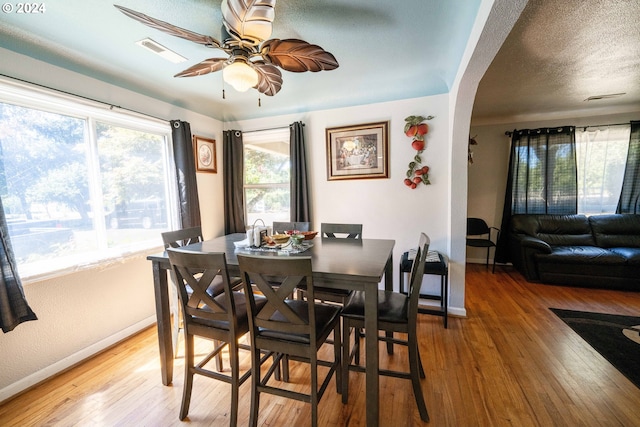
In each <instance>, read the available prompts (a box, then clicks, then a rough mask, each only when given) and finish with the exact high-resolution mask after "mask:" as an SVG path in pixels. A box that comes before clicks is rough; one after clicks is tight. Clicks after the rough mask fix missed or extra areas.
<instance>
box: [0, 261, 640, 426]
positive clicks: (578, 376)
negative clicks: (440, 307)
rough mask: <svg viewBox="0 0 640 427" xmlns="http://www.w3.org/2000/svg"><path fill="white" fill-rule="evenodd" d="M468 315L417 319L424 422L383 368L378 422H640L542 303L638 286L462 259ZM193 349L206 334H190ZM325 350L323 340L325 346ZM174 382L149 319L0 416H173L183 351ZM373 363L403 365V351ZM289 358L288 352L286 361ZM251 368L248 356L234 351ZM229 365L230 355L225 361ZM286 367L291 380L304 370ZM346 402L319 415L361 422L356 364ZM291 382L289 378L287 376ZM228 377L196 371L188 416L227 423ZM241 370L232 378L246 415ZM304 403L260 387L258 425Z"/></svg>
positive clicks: (244, 420)
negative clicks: (601, 286)
mask: <svg viewBox="0 0 640 427" xmlns="http://www.w3.org/2000/svg"><path fill="white" fill-rule="evenodd" d="M466 306H467V315H468V317H467V318H465V319H461V318H450V320H449V329H446V330H445V329H443V327H442V318H440V317H436V316H428V315H421V316H420V318H419V326H418V328H419V333H420V353H421V356H422V361H423V365H424V368H425V371H426V375H427V378H426V379H425V380H424V381H423V383H422V384H423V390H424V393H425V399H426V403H427V408H428V409H429V415H430V416H431V422H430V423H429V424H424V423H422V422H421V421H420V417H419V414H418V410H417V408H416V405H415V402H414V398H413V392H412V391H411V385H410V383H409V382H408V381H405V380H400V379H395V378H386V377H383V378H381V379H380V387H381V409H380V425H381V426H421V425H429V426H432V427H436V426H437V427H439V426H455V427H467V426H469V427H471V426H483V427H484V426H486V427H500V426H517V427H527V426H545V427H546V426H567V427H573V426H607V427H610V426H628V427H630V426H639V425H640V411H639V410H638V404H639V403H640V389H638V388H637V387H635V386H634V385H633V384H632V383H631V382H629V381H628V380H627V379H626V378H625V377H624V376H623V375H622V374H620V373H619V372H618V371H617V370H616V369H615V368H614V367H613V366H611V365H610V364H609V363H608V362H607V361H606V360H605V359H604V358H602V357H601V356H600V355H599V354H598V353H597V352H596V351H595V350H593V348H591V347H590V346H589V345H588V344H587V343H586V342H584V341H583V340H582V339H581V338H580V337H579V336H578V335H576V334H575V333H574V332H573V331H572V330H571V329H570V328H569V327H567V326H566V325H565V324H564V323H563V322H562V321H561V320H560V319H558V318H557V317H556V316H555V315H554V314H553V313H552V312H551V311H550V310H549V307H554V308H565V309H573V310H583V311H598V312H604V313H612V314H623V315H631V316H640V293H636V292H621V291H606V290H591V289H581V288H571V287H560V286H550V285H542V284H532V283H528V282H526V281H525V280H524V279H523V278H522V276H520V275H519V274H518V273H517V272H515V271H513V270H512V269H511V268H510V267H499V266H498V267H497V268H496V273H495V274H491V272H490V270H487V269H485V267H484V266H480V265H470V266H468V267H467V287H466ZM198 345H199V346H200V347H199V348H200V349H202V351H204V349H206V348H208V346H209V345H210V343H208V342H202V343H199V344H198ZM329 350H330V349H327V351H329ZM181 354H182V353H180V355H179V357H178V359H176V368H175V375H174V382H173V386H171V387H165V386H163V385H162V384H161V381H160V370H159V364H158V348H157V341H156V331H155V328H151V329H148V330H145V331H143V332H142V333H140V334H138V335H136V336H134V337H132V338H131V339H129V340H127V341H125V342H123V343H121V344H119V345H117V346H115V347H113V348H111V349H109V350H108V351H105V352H104V353H102V354H100V355H98V356H97V357H94V358H92V359H91V360H89V361H87V362H86V363H83V364H81V365H79V366H77V367H75V368H74V369H72V370H70V371H68V372H66V373H64V374H61V375H59V376H57V377H56V378H53V379H51V380H49V381H47V382H45V383H43V384H41V385H40V386H38V387H36V388H34V389H32V390H30V391H28V392H26V393H24V394H22V395H21V396H18V397H16V398H14V399H13V400H10V401H8V402H5V403H4V404H3V405H1V406H0V425H2V426H7V427H8V426H21V427H24V426H72V425H73V426H75V425H77V426H174V425H175V426H180V425H183V424H186V423H181V422H180V421H178V411H179V407H180V399H181V395H182V382H183V379H182V358H181ZM380 354H381V366H396V367H397V366H408V361H407V356H406V352H405V351H403V350H402V349H398V350H397V351H396V353H395V355H394V356H393V357H387V355H386V352H385V351H384V350H382V347H381V352H380ZM292 363H293V362H292ZM243 365H244V366H245V367H246V368H248V367H249V366H248V358H246V357H245V358H243ZM226 367H228V364H227V365H226ZM306 373H307V372H306V370H305V368H304V366H296V367H293V369H292V371H291V381H292V382H293V383H294V385H295V383H299V382H301V381H302V378H303V377H304V376H305V375H306ZM350 375H351V376H350V395H349V403H348V404H347V405H342V403H341V400H340V396H338V395H337V394H336V393H335V387H334V386H333V385H331V386H330V388H329V389H328V390H327V393H326V394H325V396H324V398H323V400H322V401H321V402H320V406H319V412H320V413H319V425H320V426H349V427H355V426H364V396H365V394H364V387H365V385H364V375H363V374H358V373H355V372H352V373H351V374H350ZM295 386H297V385H295ZM228 387H229V386H228V385H227V384H223V383H221V382H219V381H216V380H212V379H209V378H204V377H199V376H196V379H195V381H194V389H193V397H192V400H191V408H190V411H189V418H188V420H189V425H192V426H227V425H228V407H229V402H230V399H229V393H228ZM249 389H250V381H247V382H246V383H245V384H244V385H243V386H242V387H241V389H240V391H241V403H240V408H239V425H240V426H243V425H247V424H248V419H249V406H250V396H249ZM309 420H310V409H309V405H307V404H305V403H301V402H294V401H290V400H286V399H283V398H278V397H272V396H264V397H262V399H261V406H260V422H259V423H260V425H263V426H308V425H309Z"/></svg>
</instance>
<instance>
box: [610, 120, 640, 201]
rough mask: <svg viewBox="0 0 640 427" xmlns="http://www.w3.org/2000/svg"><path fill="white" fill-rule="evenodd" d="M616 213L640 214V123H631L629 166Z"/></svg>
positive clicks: (625, 173)
mask: <svg viewBox="0 0 640 427" xmlns="http://www.w3.org/2000/svg"><path fill="white" fill-rule="evenodd" d="M616 213H622V214H640V121H633V122H631V135H630V137H629V152H628V154H627V165H626V167H625V170H624V180H623V181H622V191H621V192H620V200H619V201H618V208H617V209H616Z"/></svg>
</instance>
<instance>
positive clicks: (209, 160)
mask: <svg viewBox="0 0 640 427" xmlns="http://www.w3.org/2000/svg"><path fill="white" fill-rule="evenodd" d="M193 154H194V156H195V158H196V171H197V172H209V173H218V168H217V164H218V162H217V159H216V141H215V140H214V139H209V138H203V137H201V136H195V135H194V136H193Z"/></svg>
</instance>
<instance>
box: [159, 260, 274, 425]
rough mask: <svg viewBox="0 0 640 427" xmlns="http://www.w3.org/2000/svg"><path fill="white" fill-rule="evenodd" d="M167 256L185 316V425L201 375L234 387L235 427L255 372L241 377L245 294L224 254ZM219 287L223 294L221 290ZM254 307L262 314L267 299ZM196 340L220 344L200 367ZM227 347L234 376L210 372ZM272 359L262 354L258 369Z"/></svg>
mask: <svg viewBox="0 0 640 427" xmlns="http://www.w3.org/2000/svg"><path fill="white" fill-rule="evenodd" d="M167 254H168V255H169V261H170V263H171V268H172V274H173V276H174V281H175V283H176V284H177V287H178V292H179V300H180V305H181V307H182V312H183V316H184V317H183V321H184V334H185V339H184V359H185V368H184V385H183V391H182V404H181V406H180V420H184V419H185V418H186V417H187V415H188V413H189V404H190V402H191V391H192V388H193V377H194V375H195V374H198V375H203V376H206V377H209V378H214V379H217V380H220V381H224V382H226V383H229V384H231V409H230V416H229V424H230V426H232V427H235V426H236V425H237V421H238V396H239V392H238V388H239V387H240V385H241V384H242V383H243V382H245V381H246V380H247V378H249V376H250V375H251V370H247V371H245V372H244V373H243V374H242V375H241V374H240V363H239V357H238V350H239V349H244V350H250V347H249V346H247V345H245V344H241V343H239V342H238V340H239V339H240V338H241V337H242V336H243V335H245V334H246V333H247V332H248V331H249V321H248V317H247V300H246V298H245V294H244V293H243V292H240V291H234V290H233V288H232V283H231V280H230V278H229V273H228V270H227V261H226V257H225V254H224V253H203V252H187V251H181V250H180V249H175V248H169V249H167ZM220 283H221V284H222V286H221V287H222V290H221V291H218V290H219V288H220ZM214 289H215V291H214ZM251 304H252V305H253V307H255V309H256V310H260V309H262V307H263V306H264V305H265V304H266V299H265V298H263V297H260V296H254V297H253V299H252V301H251ZM196 336H198V337H203V338H207V339H211V340H214V341H215V342H216V343H218V344H217V345H215V346H214V349H213V351H211V352H210V353H209V354H207V355H205V356H204V357H203V358H202V359H201V360H199V362H198V363H197V364H196V363H195V354H194V337H196ZM227 346H228V347H229V352H228V354H229V364H230V369H231V374H230V375H227V374H223V373H221V372H216V371H212V370H210V369H207V368H206V365H207V363H209V362H210V361H211V359H213V358H214V357H216V356H218V355H220V354H221V352H222V350H223V349H224V348H225V347H227ZM267 357H268V355H267V356H263V357H260V354H259V355H258V357H257V360H256V364H257V365H258V366H259V365H260V364H261V363H262V362H263V361H264V360H265V359H266V358H267Z"/></svg>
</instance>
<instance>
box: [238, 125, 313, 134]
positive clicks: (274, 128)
mask: <svg viewBox="0 0 640 427" xmlns="http://www.w3.org/2000/svg"><path fill="white" fill-rule="evenodd" d="M302 126H303V127H304V126H305V124H304V123H303V124H302ZM285 127H288V128H290V127H291V125H286V126H276V127H272V128H266V129H253V130H245V131H243V132H244V133H249V132H265V131H268V130H277V129H284V128H285Z"/></svg>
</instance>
